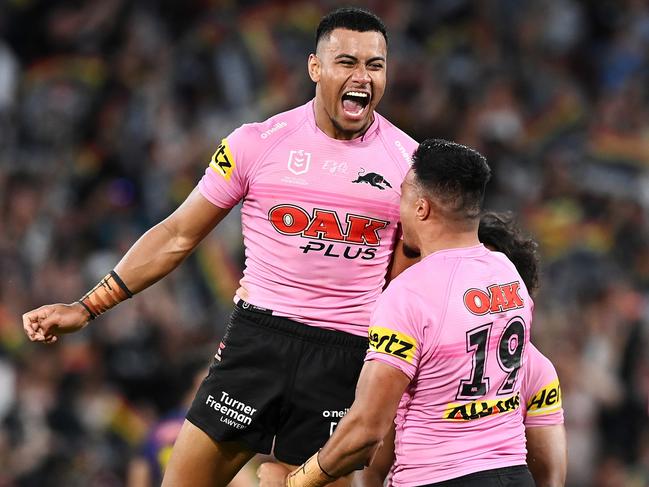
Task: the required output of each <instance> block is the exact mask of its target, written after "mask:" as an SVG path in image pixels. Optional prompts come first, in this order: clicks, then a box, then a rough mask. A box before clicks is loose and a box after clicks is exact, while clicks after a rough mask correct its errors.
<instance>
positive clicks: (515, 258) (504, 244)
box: [478, 212, 540, 294]
mask: <svg viewBox="0 0 649 487" xmlns="http://www.w3.org/2000/svg"><path fill="white" fill-rule="evenodd" d="M478 238H479V239H480V242H482V243H483V244H484V245H486V246H487V247H489V248H490V249H492V250H496V251H498V252H502V253H503V254H505V255H506V256H507V258H508V259H509V260H511V261H512V263H513V264H514V266H515V267H516V270H517V271H518V273H519V274H520V275H521V278H522V279H523V282H524V283H525V286H527V290H528V292H529V293H530V294H534V292H535V291H536V290H537V289H538V287H539V274H540V269H539V268H540V260H539V255H538V244H537V243H536V242H535V241H534V240H533V239H532V238H530V237H528V236H527V235H524V234H523V232H522V231H521V229H520V228H519V227H518V226H517V225H516V223H515V221H514V216H513V215H512V213H510V212H507V213H496V212H486V213H484V214H482V216H481V217H480V225H479V227H478Z"/></svg>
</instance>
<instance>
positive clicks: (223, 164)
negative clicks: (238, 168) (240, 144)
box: [210, 139, 235, 181]
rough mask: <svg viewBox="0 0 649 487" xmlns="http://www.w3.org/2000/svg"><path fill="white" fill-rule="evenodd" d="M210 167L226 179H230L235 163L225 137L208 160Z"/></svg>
mask: <svg viewBox="0 0 649 487" xmlns="http://www.w3.org/2000/svg"><path fill="white" fill-rule="evenodd" d="M210 167H211V168H212V169H214V170H215V171H216V172H217V173H219V174H220V175H221V176H223V177H224V178H225V180H226V181H229V180H230V176H232V172H233V171H234V168H235V163H234V157H232V152H230V146H228V141H227V139H223V140H222V141H221V145H220V146H219V147H218V149H216V152H215V153H214V155H213V156H212V160H211V161H210Z"/></svg>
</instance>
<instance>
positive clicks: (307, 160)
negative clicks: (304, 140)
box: [288, 149, 311, 176]
mask: <svg viewBox="0 0 649 487" xmlns="http://www.w3.org/2000/svg"><path fill="white" fill-rule="evenodd" d="M310 165H311V153H310V152H305V151H303V150H302V149H300V150H292V151H291V152H290V153H289V155H288V170H289V171H291V172H292V173H293V174H295V175H296V176H299V175H301V174H305V173H306V172H307V171H308V170H309V166H310Z"/></svg>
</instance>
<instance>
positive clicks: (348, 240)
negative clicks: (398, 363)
mask: <svg viewBox="0 0 649 487" xmlns="http://www.w3.org/2000/svg"><path fill="white" fill-rule="evenodd" d="M374 115H375V116H374V121H373V123H372V124H371V126H370V127H369V128H368V130H367V131H366V132H365V134H364V135H363V136H362V137H359V138H356V139H354V140H336V139H332V138H331V137H328V136H327V135H326V134H324V133H323V132H322V131H321V130H320V129H319V128H318V127H317V126H316V123H315V117H314V112H313V102H312V101H311V102H309V103H307V104H306V105H303V106H300V107H298V108H295V109H293V110H290V111H288V112H284V113H280V114H278V115H276V116H274V117H272V118H270V119H268V120H267V121H265V122H262V123H253V124H246V125H243V126H242V127H240V128H238V129H237V130H235V131H234V132H233V133H232V134H230V135H229V136H228V137H227V138H225V139H223V141H222V142H221V145H220V146H219V148H218V149H217V151H216V153H215V154H214V156H213V158H212V162H211V163H210V167H208V168H207V170H206V171H205V175H204V176H203V178H202V179H201V181H200V183H199V185H198V188H199V190H200V192H201V194H202V195H203V196H204V197H205V198H207V199H208V200H209V201H211V202H212V203H213V204H215V205H216V206H218V207H221V208H231V207H233V206H234V205H236V204H237V203H238V202H239V201H243V206H242V210H241V221H242V226H243V239H244V246H245V252H246V267H245V270H244V277H243V279H242V280H241V288H240V289H239V291H237V294H238V296H239V298H241V299H243V300H245V301H247V302H249V303H251V304H253V305H256V306H259V307H263V308H267V309H271V310H273V314H275V315H278V316H285V317H288V318H291V319H293V320H296V321H299V322H302V323H305V324H307V325H311V326H316V327H322V328H328V329H333V330H340V331H344V332H347V333H351V334H354V335H359V336H365V335H366V333H367V326H368V324H369V318H370V313H371V311H372V308H373V306H374V303H375V301H376V299H377V298H378V296H379V294H380V292H381V289H382V287H383V285H384V283H385V276H386V272H387V268H388V264H389V262H390V258H391V255H392V251H393V249H394V245H395V242H396V239H397V223H398V220H399V196H400V189H399V187H400V184H401V181H402V180H403V178H404V176H405V174H406V172H407V171H408V169H409V167H410V156H411V155H412V152H413V151H414V149H415V148H416V147H417V144H416V142H415V141H414V140H413V139H411V138H410V137H408V136H407V135H406V134H405V133H403V132H402V131H400V130H399V129H397V128H396V127H394V126H393V125H392V124H391V123H390V122H388V121H387V120H386V119H385V118H383V117H382V116H380V115H379V114H378V113H375V114H374Z"/></svg>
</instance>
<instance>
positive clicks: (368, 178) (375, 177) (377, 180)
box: [352, 168, 392, 190]
mask: <svg viewBox="0 0 649 487" xmlns="http://www.w3.org/2000/svg"><path fill="white" fill-rule="evenodd" d="M352 183H367V184H369V185H370V186H373V187H375V188H379V189H381V190H382V189H385V186H387V187H388V188H391V187H392V185H391V184H390V183H389V182H388V181H387V179H385V178H384V177H383V176H381V175H380V174H379V173H376V172H368V173H367V174H365V169H364V168H361V171H360V172H359V173H358V177H357V178H356V179H355V180H353V181H352ZM381 185H384V186H381Z"/></svg>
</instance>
